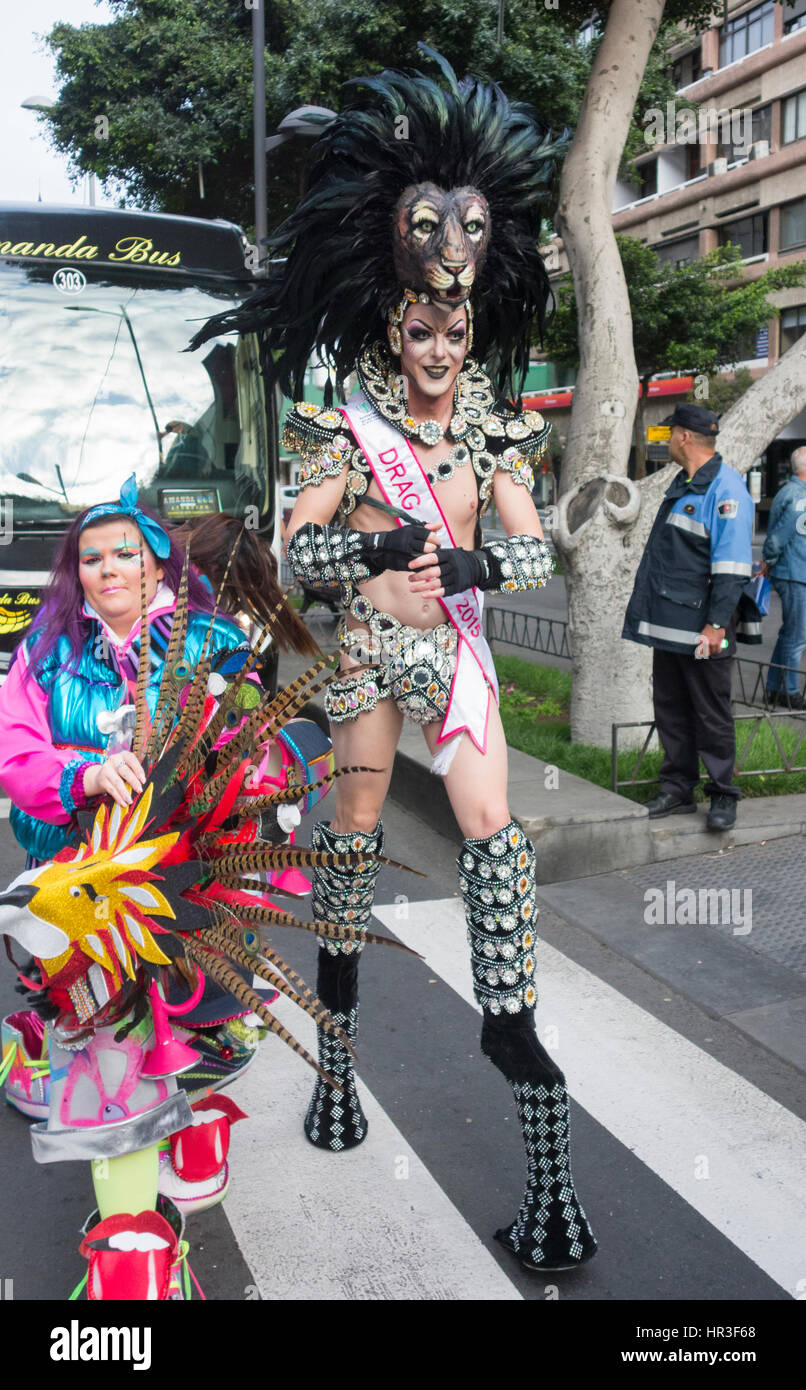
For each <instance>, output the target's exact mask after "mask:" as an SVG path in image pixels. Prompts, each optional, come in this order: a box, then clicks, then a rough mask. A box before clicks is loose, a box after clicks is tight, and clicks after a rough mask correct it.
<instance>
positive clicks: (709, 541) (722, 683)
mask: <svg viewBox="0 0 806 1390" xmlns="http://www.w3.org/2000/svg"><path fill="white" fill-rule="evenodd" d="M718 418H719V417H718V416H716V415H714V414H713V412H712V411H710V410H705V409H703V407H702V406H698V405H678V406H676V407H675V410H674V413H673V414H672V415H670V416H668V417H667V419H666V420H664V421H663V422H662V423H663V424H664V425H670V426H671V434H670V438H669V456H670V458H672V459H673V460H674V462H675V463H679V464H681V471H680V472H679V473H678V474H677V477H676V478H675V479H674V480H673V482H672V484H671V486H670V487H669V488H668V490H667V492H666V495H665V496H664V498H663V501H662V502H661V505H660V510H659V511H658V515H657V517H656V518H655V523H654V525H653V527H652V531H651V533H650V536H649V540H648V541H647V544H646V549H645V550H644V554H643V557H642V559H641V563H640V565H639V567H638V573H637V575H636V577H635V587H634V589H633V594H632V598H631V599H630V602H629V605H628V607H627V614H626V617H625V621H624V629H623V632H622V637H625V638H627V640H628V641H630V642H642V643H644V645H645V646H648V647H653V648H654V653H653V678H654V701H655V724H656V727H657V730H658V735H659V737H660V741H661V743H662V744H663V748H664V752H665V755H666V756H665V757H664V760H663V763H662V764H661V769H660V791H659V793H658V795H657V796H655V797H654V798H653V799H652V801H650V802H649V805H648V811H649V814H650V816H652V817H653V818H656V817H659V816H669V815H683V814H686V813H689V812H693V811H694V810H695V809H696V808H695V805H694V788H695V787H696V785H697V783H698V782H699V777H700V772H699V758H702V760H703V763H704V764H705V767H706V769H707V771H708V773H709V775H710V781H709V782H708V783H707V784H706V788H705V790H706V791H707V792H708V793H709V794H710V797H711V809H710V811H709V813H708V820H707V824H708V828H709V830H727V829H729V827H730V826H732V825H733V823H734V821H735V820H736V802H737V801H738V799H739V796H740V792H739V790H738V788H737V787H735V786H734V785H733V765H734V762H735V759H736V740H735V736H734V728H733V715H732V713H731V703H730V699H731V678H732V674H733V661H732V657H733V656H734V654H735V651H736V646H735V636H736V621H737V620H736V608H737V605H738V603H739V599H740V598H741V595H742V590H743V588H744V587H745V585H746V584H747V581H748V580H749V578H750V575H751V573H752V536H753V503H752V501H751V500H750V494H749V493H748V491H747V488H746V487H745V484H744V482H743V480H742V478H741V477H740V476H739V474H738V473H736V472H735V471H734V469H732V468H729V467H728V465H727V464H726V463H723V462H722V459H721V457H720V455H719V454H717V453H715V452H714V441H715V439H716V436H717V432H718V428H719V425H718Z"/></svg>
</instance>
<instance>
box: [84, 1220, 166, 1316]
mask: <svg viewBox="0 0 806 1390" xmlns="http://www.w3.org/2000/svg"><path fill="white" fill-rule="evenodd" d="M78 1249H79V1254H81V1255H83V1256H84V1257H85V1259H88V1260H89V1262H90V1272H89V1278H88V1280H87V1297H88V1298H89V1299H93V1300H103V1301H110V1302H125V1301H127V1300H132V1301H135V1302H148V1303H156V1302H159V1301H161V1300H164V1299H165V1296H166V1294H167V1292H168V1281H169V1279H170V1276H171V1266H172V1264H173V1262H174V1260H175V1259H176V1255H177V1250H178V1241H177V1238H176V1235H175V1233H174V1232H173V1230H172V1229H171V1227H170V1226H169V1224H168V1222H167V1221H166V1220H165V1217H164V1216H160V1215H159V1212H156V1211H143V1212H140V1214H139V1216H132V1215H131V1214H130V1213H129V1212H121V1213H119V1214H118V1215H117V1216H107V1217H105V1218H104V1220H103V1221H99V1222H98V1224H97V1226H93V1228H92V1230H91V1231H88V1232H87V1234H86V1235H85V1237H84V1239H83V1240H82V1242H81V1244H80V1246H79V1247H78Z"/></svg>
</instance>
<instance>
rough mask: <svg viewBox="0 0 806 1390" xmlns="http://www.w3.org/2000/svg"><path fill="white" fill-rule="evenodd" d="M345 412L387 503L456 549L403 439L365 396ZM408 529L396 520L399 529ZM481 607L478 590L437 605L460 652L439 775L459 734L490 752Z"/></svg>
mask: <svg viewBox="0 0 806 1390" xmlns="http://www.w3.org/2000/svg"><path fill="white" fill-rule="evenodd" d="M341 409H342V413H343V414H344V415H345V416H346V418H347V420H348V422H349V424H350V426H351V428H352V430H353V433H354V435H355V437H356V439H357V440H358V443H359V444H360V446H361V448H362V450H363V452H364V454H365V456H366V459H367V462H368V463H369V466H370V468H371V469H372V474H373V477H374V478H375V481H376V483H377V484H378V487H379V488H380V490H381V493H382V495H383V497H384V498H385V500H386V501H387V502H389V503H391V504H392V506H394V507H399V508H401V509H402V510H403V511H405V512H411V513H412V520H415V518H416V520H417V521H422V522H424V523H425V524H426V525H427V526H430V527H434V526H440V525H441V526H442V528H443V535H446V536H447V538H448V543H449V544H450V545H452V546H455V544H456V542H455V541H454V539H453V536H452V535H451V529H450V527H449V525H448V522H447V520H446V518H445V515H444V513H443V511H442V509H441V507H440V505H439V503H438V501H437V499H436V497H435V496H434V493H433V490H432V488H431V485H430V483H429V481H428V478H427V477H426V474H425V470H424V469H423V466H422V464H421V463H420V461H419V459H418V458H417V455H416V454H415V452H414V450H413V449H412V447H411V445H410V444H409V442H408V440H407V439H406V437H405V435H402V434H401V433H400V431H399V430H396V429H395V428H394V426H393V425H391V424H389V422H388V421H387V420H384V419H383V417H382V416H379V415H377V414H376V412H375V410H374V408H373V406H372V404H371V402H370V401H369V400H368V399H367V397H366V396H365V394H364V392H363V391H356V392H355V393H354V395H352V396H351V397H350V399H349V401H348V402H347V404H346V405H345V406H342V407H341ZM404 524H405V523H404V522H403V521H402V520H400V519H399V518H398V525H399V526H403V525H404ZM483 601H484V600H483V597H482V595H481V594H480V593H479V592H478V591H477V590H476V589H475V588H472V589H465V590H464V591H463V592H462V593H460V594H451V595H450V596H449V597H446V598H440V599H439V600H438V602H439V603H440V604H441V605H442V607H443V608H444V610H445V612H446V614H447V616H448V617H449V619H450V621H451V622H452V623H453V626H454V627H455V628H456V631H457V633H458V636H459V646H458V651H457V656H456V671H455V673H454V677H453V684H452V686H451V693H450V698H449V700H448V708H447V710H446V713H445V718H444V719H443V721H442V727H441V729H440V731H439V738H438V739H437V743H438V744H439V745H442V744H445V743H447V742H448V740H449V739H456V742H455V743H454V744H452V745H451V747H450V750H448V749H447V748H446V749H444V750H443V754H442V755H441V754H437V757H436V758H435V760H434V765H433V767H434V771H435V772H440V773H443V774H444V773H445V772H447V769H448V766H449V764H450V761H451V758H452V756H453V754H454V752H455V751H456V748H457V747H458V744H459V740H458V738H457V735H458V734H461V733H463V732H467V734H468V736H469V737H470V738H471V739H472V740H473V742H474V744H475V745H476V747H477V748H478V750H479V752H480V753H486V751H487V723H488V719H489V712H490V694H491V692H492V694H493V695H494V697H495V698H496V700H497V699H498V680H497V678H496V674H495V666H494V664H493V657H492V652H491V651H490V648H489V646H488V645H487V640H486V638H485V636H484V630H483V627H482V620H481V614H482V605H483ZM445 754H447V756H444V755H445Z"/></svg>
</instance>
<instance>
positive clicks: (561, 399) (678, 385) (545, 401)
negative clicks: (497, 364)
mask: <svg viewBox="0 0 806 1390" xmlns="http://www.w3.org/2000/svg"><path fill="white" fill-rule="evenodd" d="M693 387H694V378H693V376H667V377H661V378H660V380H659V381H650V383H649V388H648V390H647V395H648V396H684V395H685V394H686V392H687V391H691V390H692V389H693ZM639 389H640V388H639ZM573 399H574V392H573V388H572V389H571V390H570V391H549V392H546V393H545V395H543V394H540V395H534V396H524V398H523V408H524V410H559V409H562V408H563V407H566V406H569V405H571V403H572V401H573Z"/></svg>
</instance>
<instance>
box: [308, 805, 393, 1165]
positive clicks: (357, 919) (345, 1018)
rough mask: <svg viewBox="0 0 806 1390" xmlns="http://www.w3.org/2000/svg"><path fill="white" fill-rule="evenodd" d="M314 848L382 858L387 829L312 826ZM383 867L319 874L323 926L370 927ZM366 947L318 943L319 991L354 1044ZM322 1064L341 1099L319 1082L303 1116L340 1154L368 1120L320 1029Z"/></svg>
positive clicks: (346, 1058)
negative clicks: (360, 968) (345, 829)
mask: <svg viewBox="0 0 806 1390" xmlns="http://www.w3.org/2000/svg"><path fill="white" fill-rule="evenodd" d="M311 842H312V846H313V848H314V849H317V850H327V851H329V852H330V853H332V854H355V853H360V852H361V851H366V852H367V853H368V854H380V853H381V852H382V848H383V825H382V823H381V822H380V821H378V824H377V826H376V827H375V829H374V830H373V831H368V832H367V831H348V832H338V831H334V830H331V828H330V825H329V824H328V822H326V821H324V822H321V823H320V824H319V825H317V826H315V827H314V831H313V835H312V837H311ZM379 870H380V865H379V864H377V863H374V862H372V861H371V860H370V861H367V862H366V863H362V864H358V865H355V866H353V867H352V868H349V869H316V871H315V872H314V875H313V887H312V894H311V898H312V905H313V910H314V916H315V917H316V918H317V920H319V921H326V922H338V923H341V924H342V925H344V926H348V925H349V926H353V927H357V928H361V927H366V925H367V923H368V921H369V918H370V914H371V912H372V905H373V902H374V899H375V883H376V881H377V878H378V872H379ZM363 949H364V947H363V945H362V944H361V943H360V942H357V943H354V942H352V941H320V942H319V964H318V970H317V981H316V992H317V994H318V995H319V998H320V999H321V1000H322V1003H323V1004H324V1005H325V1007H326V1008H327V1009H328V1011H329V1012H330V1013H331V1014H332V1016H333V1018H334V1020H335V1022H336V1023H337V1024H338V1025H339V1027H341V1028H343V1029H344V1032H345V1033H346V1034H347V1036H348V1038H349V1039H350V1042H351V1043H352V1044H353V1045H355V1042H356V1038H357V1036H358V961H359V956H360V954H361V952H362V951H363ZM317 1038H318V1043H319V1064H320V1066H321V1067H322V1069H323V1071H325V1072H327V1074H328V1076H332V1077H333V1078H334V1080H336V1081H338V1082H339V1084H340V1086H341V1087H342V1092H341V1095H339V1094H338V1092H336V1091H334V1090H333V1088H332V1087H331V1086H328V1085H327V1084H326V1083H325V1082H324V1081H322V1079H321V1077H317V1080H316V1083H315V1085H314V1091H313V1096H312V1097H311V1103H310V1105H309V1107H308V1113H307V1115H306V1116H305V1124H304V1129H305V1134H306V1136H307V1137H308V1139H309V1140H310V1141H311V1143H312V1144H315V1145H316V1146H317V1148H320V1149H330V1150H331V1152H333V1153H338V1152H340V1150H342V1149H351V1148H354V1147H355V1146H356V1144H360V1143H361V1142H362V1140H363V1139H364V1138H365V1137H366V1133H367V1120H366V1117H365V1115H364V1112H363V1110H362V1109H361V1102H360V1100H359V1098H358V1092H357V1091H356V1086H355V1075H354V1072H353V1065H352V1061H351V1059H350V1055H349V1053H348V1052H347V1051H346V1050H345V1048H344V1047H343V1046H342V1045H341V1043H340V1042H339V1041H338V1040H337V1039H335V1038H333V1037H332V1036H331V1035H330V1034H329V1033H325V1032H324V1031H323V1030H322V1029H321V1028H320V1029H318V1030H317Z"/></svg>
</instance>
